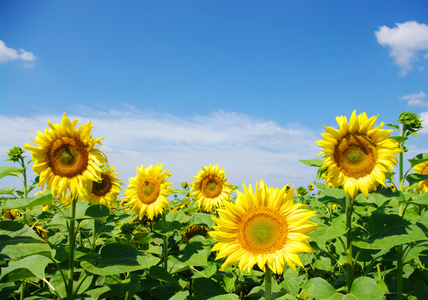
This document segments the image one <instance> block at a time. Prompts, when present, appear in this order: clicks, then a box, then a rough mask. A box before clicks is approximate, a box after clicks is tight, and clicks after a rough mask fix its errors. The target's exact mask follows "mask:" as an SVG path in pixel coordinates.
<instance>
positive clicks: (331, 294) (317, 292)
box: [300, 277, 343, 300]
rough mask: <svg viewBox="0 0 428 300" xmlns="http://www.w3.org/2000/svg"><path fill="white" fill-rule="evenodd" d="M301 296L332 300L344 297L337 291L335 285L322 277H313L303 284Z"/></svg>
mask: <svg viewBox="0 0 428 300" xmlns="http://www.w3.org/2000/svg"><path fill="white" fill-rule="evenodd" d="M300 296H301V297H302V296H309V297H311V298H314V299H331V300H336V299H337V300H339V299H342V298H343V295H342V294H341V293H338V292H336V290H335V289H334V287H333V286H332V285H331V284H330V283H329V282H328V281H327V280H325V279H323V278H320V277H316V278H312V279H310V280H309V281H308V282H306V283H305V284H304V285H303V288H302V292H301V293H300ZM304 299H305V298H304Z"/></svg>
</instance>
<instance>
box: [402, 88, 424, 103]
mask: <svg viewBox="0 0 428 300" xmlns="http://www.w3.org/2000/svg"><path fill="white" fill-rule="evenodd" d="M400 99H401V100H405V101H407V105H409V106H421V107H428V101H425V99H427V95H425V93H424V92H423V91H420V92H419V94H416V93H414V94H409V95H405V96H403V97H400Z"/></svg>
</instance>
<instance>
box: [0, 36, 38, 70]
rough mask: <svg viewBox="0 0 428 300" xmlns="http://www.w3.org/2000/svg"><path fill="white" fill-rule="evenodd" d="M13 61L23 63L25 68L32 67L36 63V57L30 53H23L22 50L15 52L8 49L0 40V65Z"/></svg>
mask: <svg viewBox="0 0 428 300" xmlns="http://www.w3.org/2000/svg"><path fill="white" fill-rule="evenodd" d="M14 60H21V61H24V62H25V64H24V65H25V66H26V67H32V66H34V62H35V61H36V56H35V55H34V54H33V53H32V52H29V51H25V50H24V49H18V50H15V49H13V48H8V47H7V46H6V44H5V43H4V42H3V41H1V40H0V64H5V63H7V62H9V61H14Z"/></svg>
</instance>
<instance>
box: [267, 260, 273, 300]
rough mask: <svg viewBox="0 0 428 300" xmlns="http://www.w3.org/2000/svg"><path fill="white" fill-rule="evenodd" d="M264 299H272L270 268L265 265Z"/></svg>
mask: <svg viewBox="0 0 428 300" xmlns="http://www.w3.org/2000/svg"><path fill="white" fill-rule="evenodd" d="M265 299H266V300H271V299H272V270H271V269H270V268H269V266H268V265H266V272H265Z"/></svg>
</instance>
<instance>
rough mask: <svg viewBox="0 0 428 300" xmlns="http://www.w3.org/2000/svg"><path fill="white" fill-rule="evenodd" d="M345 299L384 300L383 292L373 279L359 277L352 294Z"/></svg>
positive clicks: (354, 283)
mask: <svg viewBox="0 0 428 300" xmlns="http://www.w3.org/2000/svg"><path fill="white" fill-rule="evenodd" d="M343 299H344V300H348V299H349V300H351V299H367V300H369V299H370V300H372V299H373V300H375V299H383V291H382V289H381V288H380V287H379V285H378V284H377V283H376V281H374V279H373V278H369V277H358V278H357V279H355V280H354V282H353V283H352V287H351V290H350V293H349V294H348V295H346V296H345V297H344V298H343Z"/></svg>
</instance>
